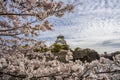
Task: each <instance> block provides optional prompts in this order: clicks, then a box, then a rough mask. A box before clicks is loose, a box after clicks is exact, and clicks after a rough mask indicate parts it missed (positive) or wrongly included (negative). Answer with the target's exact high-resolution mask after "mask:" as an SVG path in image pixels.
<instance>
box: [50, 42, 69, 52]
mask: <svg viewBox="0 0 120 80" xmlns="http://www.w3.org/2000/svg"><path fill="white" fill-rule="evenodd" d="M52 46H53V48H52V49H51V52H60V51H61V50H69V46H68V45H60V44H56V43H55V44H53V45H52Z"/></svg>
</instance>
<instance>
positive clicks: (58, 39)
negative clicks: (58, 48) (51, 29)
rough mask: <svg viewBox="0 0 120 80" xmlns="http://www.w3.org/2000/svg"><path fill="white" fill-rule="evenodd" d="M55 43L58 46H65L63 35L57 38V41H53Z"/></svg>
mask: <svg viewBox="0 0 120 80" xmlns="http://www.w3.org/2000/svg"><path fill="white" fill-rule="evenodd" d="M55 43H56V44H60V45H67V43H66V41H65V40H64V36H63V35H59V36H57V40H56V41H55Z"/></svg>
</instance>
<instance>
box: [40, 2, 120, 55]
mask: <svg viewBox="0 0 120 80" xmlns="http://www.w3.org/2000/svg"><path fill="white" fill-rule="evenodd" d="M67 1H68V0H67ZM80 1H81V3H82V5H80V6H77V7H76V8H75V10H74V13H70V14H66V15H65V16H64V17H63V18H61V19H60V18H56V17H51V18H49V20H50V22H51V23H53V24H54V29H55V31H52V32H51V31H47V32H43V33H41V35H40V37H38V39H40V40H41V39H42V40H45V41H46V43H47V44H48V45H50V44H52V43H53V42H54V41H55V39H56V37H57V36H58V35H59V34H62V35H64V36H65V39H66V41H67V43H68V44H69V45H70V47H71V48H75V47H81V48H91V49H95V50H96V51H97V52H99V53H103V52H104V51H107V52H114V51H117V50H120V0H80Z"/></svg>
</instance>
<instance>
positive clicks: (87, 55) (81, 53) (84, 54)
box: [73, 48, 100, 62]
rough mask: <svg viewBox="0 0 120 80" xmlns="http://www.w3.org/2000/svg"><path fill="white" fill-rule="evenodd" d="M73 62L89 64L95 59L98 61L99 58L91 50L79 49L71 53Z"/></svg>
mask: <svg viewBox="0 0 120 80" xmlns="http://www.w3.org/2000/svg"><path fill="white" fill-rule="evenodd" d="M73 58H74V59H73V60H74V61H75V60H77V59H79V60H81V61H83V62H85V61H87V62H91V61H93V60H95V59H99V58H100V56H99V54H98V53H97V52H96V51H94V50H91V49H88V48H87V49H83V50H82V49H79V48H76V49H75V51H74V52H73Z"/></svg>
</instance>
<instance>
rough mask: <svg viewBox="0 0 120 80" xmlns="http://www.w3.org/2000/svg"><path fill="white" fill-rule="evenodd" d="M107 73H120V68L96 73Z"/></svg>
mask: <svg viewBox="0 0 120 80" xmlns="http://www.w3.org/2000/svg"><path fill="white" fill-rule="evenodd" d="M104 73H105V74H106V73H114V74H120V70H114V71H105V72H96V74H104Z"/></svg>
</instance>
